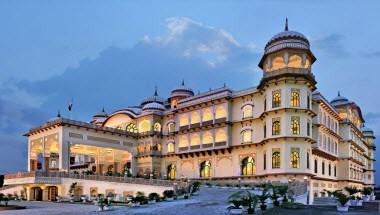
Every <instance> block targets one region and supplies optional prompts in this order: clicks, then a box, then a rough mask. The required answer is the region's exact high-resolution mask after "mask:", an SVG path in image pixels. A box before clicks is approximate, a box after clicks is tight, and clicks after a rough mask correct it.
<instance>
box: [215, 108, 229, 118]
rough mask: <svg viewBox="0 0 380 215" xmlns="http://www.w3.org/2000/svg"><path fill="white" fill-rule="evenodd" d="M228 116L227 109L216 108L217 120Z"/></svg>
mask: <svg viewBox="0 0 380 215" xmlns="http://www.w3.org/2000/svg"><path fill="white" fill-rule="evenodd" d="M226 116H227V115H226V109H225V108H224V106H222V105H218V106H217V107H216V108H215V119H221V118H225V117H226Z"/></svg>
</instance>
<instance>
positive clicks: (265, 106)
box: [264, 99, 267, 111]
mask: <svg viewBox="0 0 380 215" xmlns="http://www.w3.org/2000/svg"><path fill="white" fill-rule="evenodd" d="M266 110H267V99H264V111H266Z"/></svg>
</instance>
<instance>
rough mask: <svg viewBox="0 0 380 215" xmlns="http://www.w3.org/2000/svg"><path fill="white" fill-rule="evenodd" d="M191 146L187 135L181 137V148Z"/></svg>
mask: <svg viewBox="0 0 380 215" xmlns="http://www.w3.org/2000/svg"><path fill="white" fill-rule="evenodd" d="M188 146H189V139H188V137H187V135H186V134H185V135H181V136H179V147H188Z"/></svg>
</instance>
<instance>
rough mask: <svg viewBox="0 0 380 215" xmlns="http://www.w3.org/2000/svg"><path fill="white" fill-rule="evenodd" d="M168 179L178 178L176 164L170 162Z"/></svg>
mask: <svg viewBox="0 0 380 215" xmlns="http://www.w3.org/2000/svg"><path fill="white" fill-rule="evenodd" d="M167 174H168V179H169V180H174V179H175V178H176V169H175V165H174V164H170V165H169V166H168V170H167Z"/></svg>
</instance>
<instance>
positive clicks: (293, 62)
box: [288, 55, 302, 68]
mask: <svg viewBox="0 0 380 215" xmlns="http://www.w3.org/2000/svg"><path fill="white" fill-rule="evenodd" d="M288 67H292V68H302V58H301V57H300V56H299V55H292V56H290V58H289V63H288Z"/></svg>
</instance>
